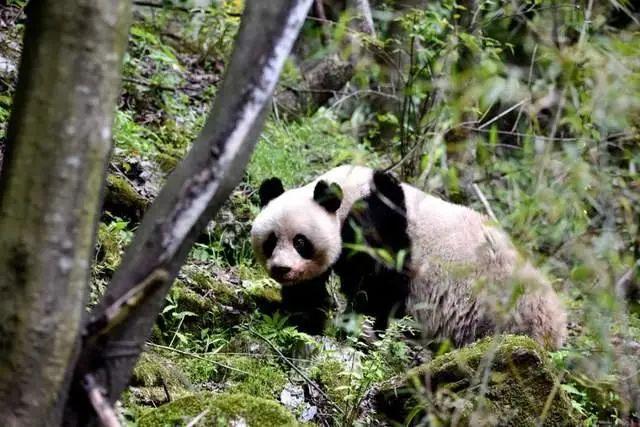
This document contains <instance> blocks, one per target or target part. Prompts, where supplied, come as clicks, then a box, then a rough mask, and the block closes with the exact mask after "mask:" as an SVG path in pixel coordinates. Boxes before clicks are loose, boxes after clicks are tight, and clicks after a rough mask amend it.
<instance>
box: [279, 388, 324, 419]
mask: <svg viewBox="0 0 640 427" xmlns="http://www.w3.org/2000/svg"><path fill="white" fill-rule="evenodd" d="M280 402H282V404H283V405H284V406H286V407H287V408H289V409H290V410H292V411H293V412H295V413H298V414H300V415H299V416H298V419H299V420H300V421H302V422H309V421H311V420H312V419H313V418H314V417H315V416H316V414H317V413H318V407H317V406H315V405H311V404H310V403H309V402H306V401H305V400H304V389H303V388H302V387H301V386H299V385H294V384H291V383H288V384H287V385H286V386H285V387H284V388H283V389H282V392H281V393H280Z"/></svg>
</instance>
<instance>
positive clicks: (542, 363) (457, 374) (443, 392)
mask: <svg viewBox="0 0 640 427" xmlns="http://www.w3.org/2000/svg"><path fill="white" fill-rule="evenodd" d="M375 400H376V405H377V408H378V410H379V411H380V412H381V413H382V414H383V415H384V416H385V417H386V418H388V419H389V420H391V421H394V422H403V423H408V424H410V425H411V424H414V423H418V422H420V420H423V419H425V418H428V419H429V420H430V421H431V422H430V423H429V424H432V423H435V424H441V423H444V424H446V425H472V426H476V425H500V426H538V425H543V426H574V425H580V419H579V416H578V414H576V413H575V411H573V410H572V405H571V401H570V399H569V397H568V396H567V395H566V393H565V392H564V391H563V390H562V388H561V387H560V382H559V379H558V377H557V375H556V373H555V372H554V370H553V368H552V366H551V364H550V360H549V358H548V355H547V353H546V352H545V351H544V350H543V349H542V348H541V347H540V346H539V345H538V344H537V343H535V342H534V341H533V340H531V339H530V338H528V337H523V336H514V335H507V336H499V337H491V338H485V339H483V340H481V341H479V342H477V343H475V344H473V345H471V346H468V347H465V348H462V349H458V350H455V351H452V352H450V353H446V354H444V355H442V356H439V357H436V358H435V359H433V360H432V361H431V362H429V363H426V364H424V365H421V366H419V367H417V368H414V369H412V370H410V371H409V372H408V373H407V374H406V375H404V376H402V377H400V378H396V379H394V380H392V381H390V382H389V383H387V384H385V385H384V386H382V387H381V388H380V389H379V391H378V392H377V394H376V398H375Z"/></svg>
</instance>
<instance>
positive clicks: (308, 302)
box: [280, 272, 334, 335]
mask: <svg viewBox="0 0 640 427" xmlns="http://www.w3.org/2000/svg"><path fill="white" fill-rule="evenodd" d="M328 278H329V272H327V273H325V274H323V275H322V276H320V277H318V278H316V279H313V280H309V281H307V282H302V283H297V284H295V285H290V286H283V287H282V302H281V304H280V309H281V310H282V312H283V314H285V315H287V316H288V322H289V323H290V324H291V325H293V326H296V327H297V328H298V330H299V331H301V332H305V333H308V334H311V335H320V334H322V333H323V332H324V327H325V325H326V323H327V318H328V317H329V311H330V310H331V309H332V308H333V305H334V304H333V299H332V298H331V295H330V294H329V292H328V291H327V286H326V285H327V280H328Z"/></svg>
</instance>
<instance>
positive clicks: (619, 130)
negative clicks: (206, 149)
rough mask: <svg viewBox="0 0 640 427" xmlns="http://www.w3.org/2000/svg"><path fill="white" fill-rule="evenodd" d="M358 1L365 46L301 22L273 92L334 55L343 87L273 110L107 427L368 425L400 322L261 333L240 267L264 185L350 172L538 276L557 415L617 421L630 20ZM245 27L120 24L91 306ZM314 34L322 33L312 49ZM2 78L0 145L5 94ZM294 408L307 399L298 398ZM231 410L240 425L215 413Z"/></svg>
mask: <svg viewBox="0 0 640 427" xmlns="http://www.w3.org/2000/svg"><path fill="white" fill-rule="evenodd" d="M373 3H374V4H375V7H374V21H375V23H376V30H377V33H376V36H375V37H373V36H371V35H364V34H358V33H353V30H352V29H351V27H350V26H349V22H350V18H349V14H348V13H344V14H341V15H340V16H339V18H338V19H337V20H336V21H335V22H333V23H331V24H327V25H319V24H318V22H315V21H311V20H310V21H309V22H307V25H306V26H305V29H304V34H303V36H302V37H301V39H300V42H299V46H298V48H297V49H296V53H295V55H294V57H292V59H291V60H290V61H289V62H288V63H287V66H286V68H285V72H284V74H283V77H282V81H281V88H284V87H294V88H295V87H302V86H303V85H304V78H303V73H302V72H301V71H300V68H299V65H300V63H303V62H305V61H307V62H313V61H319V60H322V58H324V57H327V56H329V55H338V56H340V57H342V58H353V57H354V56H356V57H357V60H355V61H354V66H355V74H354V77H353V79H352V80H351V82H350V83H349V84H348V85H347V87H345V88H344V89H341V90H339V91H337V92H336V93H335V94H334V96H333V98H332V99H331V100H330V101H329V102H328V103H327V104H326V105H324V106H322V107H321V108H320V109H319V110H317V111H311V112H309V114H302V115H299V116H298V117H297V118H295V119H294V120H286V119H285V117H283V116H282V115H281V114H278V108H277V104H276V108H275V109H274V111H273V112H272V114H271V115H270V116H269V119H268V121H267V124H266V128H265V131H264V132H263V134H262V136H261V139H260V143H259V144H258V147H257V149H256V152H255V153H254V155H253V158H252V161H251V164H250V166H249V168H248V170H247V173H246V177H245V179H244V181H243V183H242V184H241V186H240V187H239V188H238V189H237V190H236V191H235V192H234V194H233V196H232V198H231V200H230V201H229V203H228V204H227V206H226V207H225V209H224V210H223V212H221V213H220V215H219V216H218V217H217V218H216V219H215V223H212V224H211V226H210V227H209V229H208V231H207V233H206V234H205V235H203V236H202V237H201V238H200V239H199V242H198V243H197V244H196V246H195V247H194V249H193V251H192V253H191V255H190V257H189V261H188V263H187V264H186V265H185V266H184V268H183V269H182V271H181V273H180V275H179V277H178V279H177V280H176V284H175V286H174V287H173V289H172V291H171V293H170V295H169V296H168V297H167V301H166V306H165V308H164V310H163V312H162V314H161V315H160V317H159V319H158V324H157V326H156V327H155V329H154V333H153V336H152V337H151V339H150V344H149V347H148V350H147V352H146V353H145V354H144V356H143V358H142V360H141V362H140V364H139V366H138V368H137V369H136V374H135V377H134V380H133V382H132V386H131V388H130V390H129V391H128V392H127V394H126V396H125V399H124V401H123V407H122V408H121V412H122V414H123V417H124V419H126V420H127V422H128V423H130V424H132V425H135V424H136V423H138V421H139V420H142V421H140V423H141V424H140V425H154V424H153V423H151V424H150V421H149V417H154V416H155V417H158V416H159V415H157V414H156V415H149V410H150V408H153V407H154V406H157V405H160V404H162V403H164V402H167V401H173V400H175V399H177V398H179V397H185V396H195V395H198V396H202V395H201V394H198V393H203V392H222V391H223V392H225V393H228V394H225V395H223V397H222V398H221V399H218V400H215V399H214V400H212V402H213V403H211V404H210V405H209V406H207V405H204V406H203V405H202V404H201V402H199V401H198V402H196V401H186V404H188V405H191V406H190V407H193V408H195V409H192V410H191V411H192V412H194V413H192V414H191V416H192V417H193V416H196V415H198V414H200V413H202V411H203V410H204V409H206V408H208V409H207V411H209V417H210V418H212V419H213V418H215V417H217V419H218V420H219V421H218V423H224V422H230V420H231V421H232V420H233V418H234V417H236V416H242V417H245V418H246V417H248V416H250V415H248V414H251V413H255V412H256V411H258V412H261V411H262V412H264V413H265V414H271V416H272V417H273V419H272V421H271V422H272V423H273V424H274V425H275V424H286V423H292V424H295V423H296V421H295V419H296V418H297V419H303V420H305V419H307V418H308V417H309V416H310V414H313V417H312V418H310V422H311V423H318V424H322V423H330V424H335V425H342V424H353V423H356V422H359V423H365V424H366V423H372V422H376V414H375V413H374V411H372V410H370V405H372V400H371V395H372V390H374V389H375V388H376V387H379V386H380V385H381V384H384V383H385V381H388V380H390V379H392V378H393V377H394V376H396V375H398V374H402V373H403V372H405V371H406V370H407V369H408V367H410V366H414V365H416V363H417V362H418V361H420V360H423V359H424V358H425V357H426V358H429V357H430V356H429V355H427V356H425V352H424V351H421V350H420V349H419V348H418V347H416V346H414V345H412V344H410V343H407V342H405V341H403V340H402V339H400V337H401V335H402V333H403V332H404V331H405V330H406V329H407V328H409V327H410V323H409V322H408V321H400V322H398V323H396V324H395V325H394V326H393V327H392V328H391V329H390V330H389V331H388V333H387V334H386V336H385V337H384V339H382V340H380V341H377V342H374V343H372V342H371V341H368V340H366V339H365V340H363V339H359V338H362V334H366V332H363V331H364V330H366V328H364V329H363V328H362V324H363V323H366V322H367V320H366V319H365V320H363V319H353V318H346V319H338V320H337V321H336V322H335V324H334V325H332V326H330V327H329V328H328V330H327V336H326V337H309V336H307V335H305V334H302V333H300V332H298V331H296V330H295V329H294V328H291V327H288V326H287V325H286V319H284V318H282V317H281V316H279V315H278V314H274V315H266V314H261V310H262V308H263V307H266V306H268V305H269V301H274V300H277V299H278V298H279V296H278V288H277V285H276V284H275V283H274V282H272V281H271V280H270V279H268V278H267V277H266V275H265V274H264V272H262V271H261V270H260V268H259V267H258V266H257V265H256V263H255V262H254V260H253V257H252V253H251V248H250V243H249V239H248V231H249V228H250V223H251V219H252V217H253V216H254V215H255V214H256V213H257V211H258V207H257V203H256V197H255V191H256V189H257V187H258V185H259V183H260V182H261V181H262V180H263V179H265V178H268V177H271V176H279V177H281V178H282V179H283V181H284V183H285V185H287V186H289V187H292V186H296V185H299V184H302V183H304V182H305V181H307V180H308V179H310V178H311V177H313V176H315V175H317V174H318V173H321V172H323V171H325V170H327V169H329V168H331V167H333V166H336V165H339V164H344V163H359V164H366V165H369V166H382V167H387V166H392V165H395V167H396V171H397V172H398V173H400V174H401V175H402V176H403V178H404V179H405V180H407V181H409V182H412V183H413V184H415V185H416V186H418V187H420V188H422V189H424V190H425V191H427V192H430V193H433V194H436V195H438V196H440V197H443V198H445V199H447V200H451V201H454V202H457V203H463V204H467V205H470V206H472V207H474V208H475V209H477V210H479V211H483V212H486V213H489V212H488V211H489V210H490V211H491V215H494V216H495V219H496V220H497V221H498V222H499V224H500V225H501V226H502V227H503V228H505V229H506V230H507V231H508V232H509V233H510V234H511V235H512V237H513V239H514V241H515V242H516V244H517V245H518V246H519V247H520V249H521V250H522V252H524V253H526V254H528V255H529V256H531V257H532V258H533V259H534V260H535V262H536V264H537V265H539V266H540V268H541V269H543V270H544V271H545V272H546V273H547V274H549V276H550V277H552V278H554V286H555V288H556V289H557V290H558V291H559V292H560V293H561V295H562V296H563V299H564V300H565V302H566V304H567V307H568V309H569V311H570V321H571V323H570V339H569V342H568V343H567V344H566V346H565V347H564V348H563V349H561V350H559V351H556V352H554V353H552V354H550V355H546V354H545V356H544V358H549V360H550V361H551V363H552V365H553V369H554V370H555V374H554V375H556V377H555V378H557V385H558V388H559V389H560V390H562V392H563V393H565V394H566V395H567V396H568V398H569V399H570V404H571V406H572V409H571V410H572V411H573V414H574V416H576V417H578V418H581V419H582V420H583V421H581V422H582V423H585V424H586V425H596V424H597V423H598V422H608V423H612V424H621V425H623V424H625V423H629V422H631V421H630V420H633V419H634V418H633V417H634V416H637V415H638V413H637V412H634V411H637V410H638V407H637V406H636V407H635V408H634V402H635V404H636V405H637V404H638V399H639V398H638V387H639V385H638V368H639V365H638V362H637V360H638V359H640V350H639V349H640V342H639V340H640V317H639V315H640V310H639V304H638V294H639V293H640V291H639V290H638V289H637V287H638V286H640V278H639V277H638V274H639V273H638V272H637V269H636V270H635V271H634V270H633V267H634V263H636V262H638V260H639V259H640V237H639V235H640V230H639V223H640V177H639V175H638V170H639V169H640V133H639V132H638V126H640V23H639V22H638V19H639V16H638V13H637V9H635V10H634V9H633V6H632V5H631V4H630V3H626V2H623V1H613V0H611V1H602V2H600V1H598V2H594V1H576V2H565V3H562V4H560V3H557V2H547V1H541V0H537V1H513V2H496V1H477V2H464V1H459V2H456V1H453V0H443V1H438V2H428V6H427V7H424V8H421V9H418V10H399V9H398V8H397V5H395V4H394V3H393V2H384V1H380V2H373ZM0 7H1V10H2V13H3V15H2V16H3V19H2V25H1V26H0V34H1V35H2V40H3V41H6V42H7V43H6V44H5V43H3V45H4V46H5V47H0V55H1V56H2V58H7V60H9V61H11V60H13V61H16V60H17V57H18V56H19V48H20V45H19V43H20V37H21V34H22V29H23V28H22V20H21V18H20V10H21V8H22V7H24V2H22V1H8V2H4V3H3V5H2V6H0ZM240 10H241V2H238V1H219V2H212V4H211V6H210V7H207V8H203V9H193V10H188V11H185V10H184V8H183V6H180V5H178V6H176V5H175V4H172V3H171V2H168V3H167V4H166V6H164V7H158V8H144V7H140V8H137V9H136V19H135V22H134V24H133V26H132V28H131V34H130V41H129V50H128V53H127V55H126V59H125V64H124V81H123V90H122V96H121V99H120V102H119V105H118V112H117V117H116V123H115V129H116V131H115V150H114V154H113V158H112V162H111V168H110V176H109V183H108V192H107V202H106V204H105V211H104V213H103V215H102V221H101V223H100V229H99V239H98V245H97V250H96V258H95V265H94V268H93V274H92V282H93V288H92V295H93V301H95V299H96V298H97V296H98V295H99V294H100V293H101V292H102V291H103V290H104V287H105V286H106V284H107V283H108V281H109V278H110V276H111V274H112V272H113V271H114V269H115V268H117V266H118V263H119V261H120V257H121V255H122V251H123V248H124V247H125V246H126V244H127V243H128V242H129V240H130V238H131V236H132V233H133V232H134V231H135V228H136V224H137V222H138V221H139V219H140V215H141V213H142V212H143V211H144V208H145V207H146V206H147V205H148V203H149V202H150V201H151V200H152V198H153V196H154V195H155V194H156V193H157V190H158V188H159V187H160V186H161V184H162V182H163V179H164V177H165V176H166V174H168V173H169V172H170V171H171V170H172V169H173V167H174V166H175V165H176V163H177V162H178V161H179V159H180V158H181V157H182V155H183V154H184V153H185V152H186V151H187V150H188V148H189V144H190V141H192V140H193V139H194V137H195V136H196V134H197V133H198V131H199V129H200V127H201V125H202V124H203V121H204V118H205V116H206V114H207V111H208V107H209V105H210V103H211V100H212V99H213V98H214V97H215V93H216V85H217V82H219V81H220V79H221V78H222V76H223V72H224V65H225V61H226V58H227V57H228V55H229V53H230V50H231V49H232V45H233V36H234V34H235V31H236V29H237V27H238V23H239V19H238V17H237V15H238V12H239V11H240ZM321 33H325V34H326V33H328V34H329V35H330V37H329V38H328V41H326V42H325V43H321V42H320V40H322V37H321ZM354 40H355V41H354ZM7 70H8V69H7ZM0 77H1V79H0V142H2V143H4V138H5V135H4V132H5V130H6V121H7V120H8V117H9V114H10V111H11V96H12V91H13V88H14V87H15V78H16V76H15V73H12V72H9V71H7V72H3V74H2V75H1V76H0ZM483 198H485V199H486V202H483V201H482V199H483ZM625 278H626V279H628V280H626V281H625ZM634 286H635V287H636V289H635V294H634V288H633V287H634ZM344 331H347V332H348V333H347V334H346V335H345V333H344ZM448 350H449V349H448V348H447V347H446V346H444V347H440V348H436V349H435V352H436V355H437V354H440V353H442V354H444V353H446V352H447V351H448ZM300 390H305V391H306V395H304V393H302V394H303V397H302V401H299V400H298V401H296V399H295V396H299V394H300ZM283 395H285V396H294V398H291V399H290V400H287V401H286V402H285V400H286V399H285V398H283ZM247 396H249V397H247ZM437 398H438V399H440V398H441V396H440V397H437ZM434 399H436V397H434ZM254 400H255V401H254ZM274 401H277V402H280V403H274ZM189 402H191V403H189ZM234 402H235V403H234ZM238 402H242V405H240V404H239V403H238ZM440 403H441V402H440ZM440 403H438V404H434V403H433V402H424V401H421V402H418V403H416V405H422V407H425V406H426V407H427V408H429V407H430V406H429V405H432V406H431V409H432V411H431V417H432V418H430V420H431V421H432V422H435V420H439V421H440V422H448V421H451V420H450V419H449V420H448V421H447V420H446V417H447V415H446V414H447V413H448V412H446V411H445V412H442V413H441V412H438V410H437V409H438V408H440V406H439V405H440ZM475 404H478V403H477V402H476V403H474V405H475ZM229 405H231V407H233V408H236V409H237V410H238V411H240V412H238V413H235V412H233V411H232V412H233V413H231V415H229V414H230V413H229V412H228V411H226V410H225V409H224V408H227V407H228V406H229ZM283 405H284V406H283ZM238 408H239V409H238ZM243 408H246V412H242V411H245V409H243ZM283 408H286V410H283ZM225 411H226V412H225ZM314 411H315V412H314ZM144 414H147V415H146V419H147V421H144V420H145V416H144ZM167 414H168V412H167ZM216 414H217V415H216ZM221 414H222V415H221ZM443 414H444V415H443ZM141 417H142V418H141ZM167 417H169V418H170V415H166V416H165V418H162V419H165V420H169V418H167ZM225 417H227V418H225ZM229 417H230V418H229ZM434 417H435V418H434ZM576 419H577V418H576ZM635 419H636V420H637V418H635ZM274 420H277V421H274ZM145 422H146V423H147V424H145ZM166 422H169V421H166ZM176 422H178V421H176ZM255 422H256V423H258V422H259V421H255ZM487 422H488V421H487ZM266 423H267V424H269V422H266Z"/></svg>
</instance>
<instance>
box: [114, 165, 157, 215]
mask: <svg viewBox="0 0 640 427" xmlns="http://www.w3.org/2000/svg"><path fill="white" fill-rule="evenodd" d="M104 203H105V209H106V210H108V211H109V212H111V213H113V214H115V215H119V216H125V217H128V218H140V216H141V215H142V213H143V212H144V211H145V210H146V209H147V207H148V206H149V200H147V199H146V198H145V197H143V196H142V195H140V193H138V192H137V191H136V189H135V188H134V187H133V185H131V183H130V182H129V181H128V180H127V179H126V178H124V177H122V176H119V175H114V174H109V175H108V176H107V191H106V194H105V201H104Z"/></svg>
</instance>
